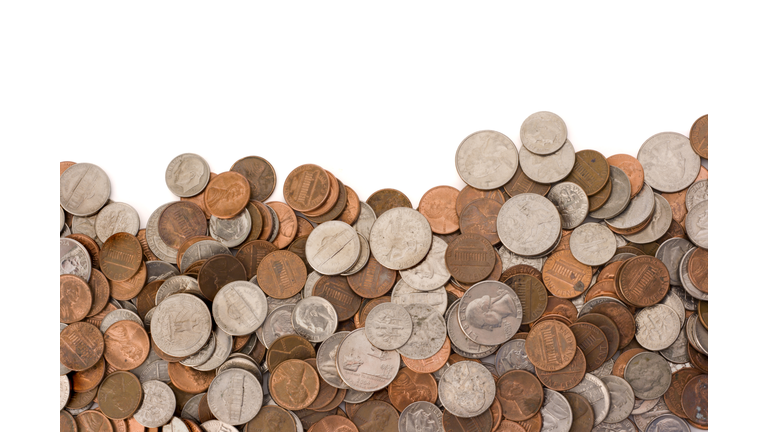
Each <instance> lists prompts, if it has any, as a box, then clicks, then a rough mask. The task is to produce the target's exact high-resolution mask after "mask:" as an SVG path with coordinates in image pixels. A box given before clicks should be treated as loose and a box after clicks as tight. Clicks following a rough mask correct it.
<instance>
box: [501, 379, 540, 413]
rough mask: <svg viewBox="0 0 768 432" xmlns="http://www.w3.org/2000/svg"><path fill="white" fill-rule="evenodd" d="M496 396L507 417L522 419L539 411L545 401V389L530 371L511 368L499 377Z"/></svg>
mask: <svg viewBox="0 0 768 432" xmlns="http://www.w3.org/2000/svg"><path fill="white" fill-rule="evenodd" d="M496 397H497V398H498V399H499V402H500V403H501V409H502V413H503V414H504V417H505V418H507V419H509V420H513V421H522V420H526V419H529V418H531V417H533V416H534V415H535V414H536V413H537V412H538V411H539V408H541V406H542V404H543V402H544V389H543V388H542V386H541V384H540V383H539V380H538V379H536V377H535V376H534V375H533V374H531V373H530V372H528V371H524V370H510V371H508V372H506V373H504V374H503V375H502V376H501V377H499V381H498V383H497V384H496Z"/></svg>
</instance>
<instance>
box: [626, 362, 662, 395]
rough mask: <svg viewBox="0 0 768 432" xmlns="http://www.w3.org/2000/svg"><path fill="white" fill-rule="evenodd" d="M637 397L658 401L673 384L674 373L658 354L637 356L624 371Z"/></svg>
mask: <svg viewBox="0 0 768 432" xmlns="http://www.w3.org/2000/svg"><path fill="white" fill-rule="evenodd" d="M624 379H625V380H627V382H628V383H629V385H631V386H632V390H633V391H634V393H635V397H636V398H638V399H643V400H651V399H658V398H660V397H661V396H663V395H664V393H666V391H667V389H669V385H670V384H671V382H672V371H671V370H670V369H669V365H668V364H667V361H666V360H664V358H663V357H662V356H660V355H658V354H656V353H650V352H644V353H640V354H637V355H635V356H634V357H632V359H630V360H629V363H627V367H626V368H625V369H624Z"/></svg>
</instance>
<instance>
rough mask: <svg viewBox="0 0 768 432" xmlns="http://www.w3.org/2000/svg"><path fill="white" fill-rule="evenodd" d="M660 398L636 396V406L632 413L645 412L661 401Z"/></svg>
mask: <svg viewBox="0 0 768 432" xmlns="http://www.w3.org/2000/svg"><path fill="white" fill-rule="evenodd" d="M659 399H660V398H655V399H649V400H643V399H637V398H635V406H634V407H633V408H632V415H637V414H645V413H647V412H648V411H650V410H651V409H653V407H655V406H656V404H657V403H659Z"/></svg>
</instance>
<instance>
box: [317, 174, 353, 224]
mask: <svg viewBox="0 0 768 432" xmlns="http://www.w3.org/2000/svg"><path fill="white" fill-rule="evenodd" d="M328 175H330V176H331V177H333V174H330V173H329V174H328ZM335 180H336V183H338V191H339V193H338V197H337V198H336V202H335V203H334V205H333V207H331V209H330V210H328V211H327V212H325V213H323V214H320V215H318V216H314V213H313V216H310V215H309V214H305V216H307V218H309V219H310V220H311V221H312V222H314V223H316V224H321V223H323V222H327V221H330V220H334V219H338V218H339V217H340V216H341V214H342V213H343V212H344V209H345V208H346V207H347V204H348V201H347V190H348V188H347V187H346V186H345V185H344V183H342V182H341V180H339V179H335ZM331 192H332V193H333V190H332V191H331ZM329 200H330V198H329ZM358 203H359V202H358ZM320 210H324V208H322V207H321V208H320ZM320 210H318V212H319V211H320Z"/></svg>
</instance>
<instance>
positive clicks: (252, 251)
mask: <svg viewBox="0 0 768 432" xmlns="http://www.w3.org/2000/svg"><path fill="white" fill-rule="evenodd" d="M276 250H277V246H275V245H273V244H272V243H270V242H268V241H264V240H253V241H250V242H248V243H245V244H244V245H242V246H241V247H240V249H239V250H238V251H237V255H235V258H237V260H238V261H240V262H241V263H242V264H243V267H245V272H246V276H247V277H248V279H251V278H253V277H254V276H256V270H257V269H258V267H259V264H261V261H262V260H263V259H264V257H266V256H267V255H268V254H270V253H272V252H274V251H276Z"/></svg>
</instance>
